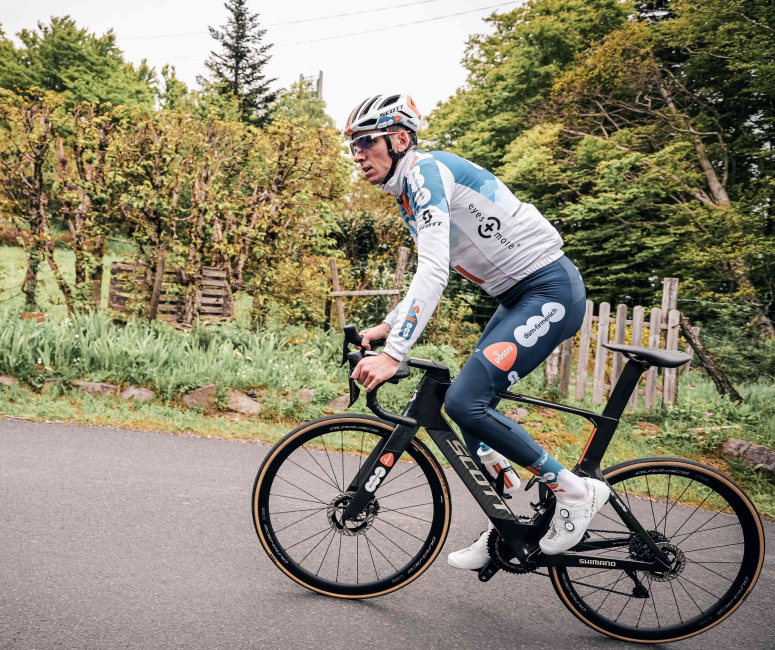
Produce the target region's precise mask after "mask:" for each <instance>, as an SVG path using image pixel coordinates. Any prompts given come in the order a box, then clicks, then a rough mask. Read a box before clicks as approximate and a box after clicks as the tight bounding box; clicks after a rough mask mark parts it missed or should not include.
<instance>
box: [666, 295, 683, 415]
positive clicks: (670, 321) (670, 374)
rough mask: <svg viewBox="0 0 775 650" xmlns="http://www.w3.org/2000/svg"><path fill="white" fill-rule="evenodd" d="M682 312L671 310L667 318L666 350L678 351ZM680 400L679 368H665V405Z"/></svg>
mask: <svg viewBox="0 0 775 650" xmlns="http://www.w3.org/2000/svg"><path fill="white" fill-rule="evenodd" d="M680 320H681V312H680V311H678V310H677V309H671V310H670V313H669V314H668V316H667V335H666V336H665V350H677V349H678V330H679V328H680ZM677 398H678V368H665V369H664V371H663V373H662V400H663V401H664V403H665V404H675V400H676V399H677Z"/></svg>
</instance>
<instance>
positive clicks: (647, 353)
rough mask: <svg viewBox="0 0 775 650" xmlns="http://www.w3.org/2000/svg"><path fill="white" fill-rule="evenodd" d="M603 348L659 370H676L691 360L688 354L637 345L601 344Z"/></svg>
mask: <svg viewBox="0 0 775 650" xmlns="http://www.w3.org/2000/svg"><path fill="white" fill-rule="evenodd" d="M603 347H604V348H608V349H609V350H613V351H614V352H621V353H622V354H623V355H624V356H626V357H628V358H630V359H631V358H635V359H636V360H637V361H640V360H643V361H648V362H649V363H650V364H651V365H652V366H657V367H659V368H677V367H678V366H682V365H684V364H685V363H687V362H688V361H691V360H692V356H691V355H690V354H686V353H685V352H678V351H677V350H655V349H652V348H639V347H638V346H637V345H617V344H615V343H603Z"/></svg>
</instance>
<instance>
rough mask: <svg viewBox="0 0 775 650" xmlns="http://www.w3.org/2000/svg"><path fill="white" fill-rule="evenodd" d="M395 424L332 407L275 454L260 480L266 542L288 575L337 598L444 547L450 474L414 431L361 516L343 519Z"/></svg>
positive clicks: (259, 525) (363, 591)
mask: <svg viewBox="0 0 775 650" xmlns="http://www.w3.org/2000/svg"><path fill="white" fill-rule="evenodd" d="M393 428H394V426H393V425H391V424H388V423H386V422H383V421H382V420H379V419H377V418H374V417H370V416H365V415H333V416H327V417H324V418H320V419H318V420H313V421H312V422H308V423H306V424H303V425H301V426H300V427H298V428H296V429H294V430H293V431H291V432H290V433H289V434H288V435H286V436H285V437H284V438H283V439H282V440H280V442H278V443H277V444H276V445H275V446H274V447H273V448H272V450H271V451H270V452H269V454H268V455H267V457H266V458H265V459H264V462H263V463H262V465H261V468H260V469H259V471H258V475H257V476H256V482H255V485H254V487H253V522H254V524H255V527H256V532H257V533H258V538H259V540H260V541H261V545H262V546H263V547H264V550H265V551H266V552H267V554H268V555H269V557H270V558H272V560H273V561H274V562H275V564H277V566H278V567H279V568H280V570H281V571H283V572H284V573H285V574H286V575H288V576H289V577H290V578H292V579H293V580H295V581H296V582H298V583H299V584H300V585H302V586H303V587H306V588H307V589H311V590H312V591H316V592H318V593H321V594H325V595H327V596H334V597H337V598H371V597H374V596H381V595H383V594H387V593H390V592H391V591H395V590H396V589H400V588H401V587H403V586H405V585H407V584H409V583H410V582H411V581H412V580H414V579H415V578H417V577H418V576H419V575H421V574H422V573H423V571H425V569H427V568H428V567H429V566H430V564H431V563H432V562H433V560H434V559H436V556H437V555H438V554H439V551H441V547H442V545H443V544H444V540H445V539H446V537H447V532H448V531H449V523H450V518H451V504H450V498H449V487H448V485H447V481H446V478H445V476H444V472H443V471H442V469H441V467H440V466H439V463H438V462H437V461H436V459H435V458H434V457H433V454H432V453H431V452H430V450H429V449H428V448H427V447H426V446H425V445H424V444H423V443H422V442H420V441H419V440H417V439H416V438H415V439H413V440H412V442H411V444H410V445H409V448H408V449H407V450H406V451H405V452H404V453H403V455H402V456H401V458H399V459H397V460H396V462H395V465H394V466H393V468H392V471H391V472H390V474H389V475H388V476H387V478H386V479H385V481H384V482H383V483H381V484H380V485H379V487H378V488H377V489H376V490H375V491H374V496H373V498H372V500H371V501H370V503H369V504H368V506H367V507H366V509H365V510H364V511H363V513H362V514H361V516H360V517H359V518H358V519H357V520H355V521H347V522H345V523H343V522H342V517H341V515H342V512H343V511H344V509H345V507H346V506H347V504H348V503H349V500H350V498H351V495H352V494H353V493H354V490H355V489H356V488H357V481H358V476H359V475H360V473H361V468H362V466H363V463H364V462H365V461H366V459H367V458H368V457H369V455H370V454H372V452H374V451H375V450H376V453H377V454H378V453H380V450H381V449H382V447H383V446H384V444H385V442H386V441H387V438H388V437H389V436H390V434H391V433H392V432H393Z"/></svg>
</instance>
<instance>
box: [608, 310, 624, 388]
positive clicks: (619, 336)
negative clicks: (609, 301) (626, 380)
mask: <svg viewBox="0 0 775 650" xmlns="http://www.w3.org/2000/svg"><path fill="white" fill-rule="evenodd" d="M626 333H627V305H616V326H615V327H614V343H620V344H623V343H624V337H625V334H626ZM623 364H624V356H623V355H622V353H621V352H614V362H613V367H612V369H611V390H613V389H614V386H616V380H617V379H619V375H620V374H621V372H622V365H623Z"/></svg>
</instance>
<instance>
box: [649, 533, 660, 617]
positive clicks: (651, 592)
mask: <svg viewBox="0 0 775 650" xmlns="http://www.w3.org/2000/svg"><path fill="white" fill-rule="evenodd" d="M655 523H656V522H655ZM653 585H654V581H653V580H652V579H651V578H649V596H651V604H652V605H654V616H655V617H656V619H657V627H662V625H661V624H660V622H659V614H658V613H657V601H656V599H655V598H654V593H653V591H652V587H653Z"/></svg>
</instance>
